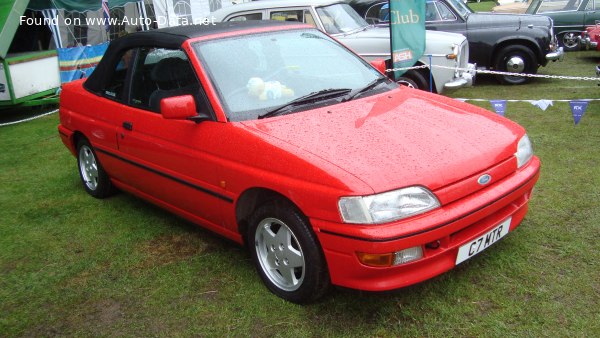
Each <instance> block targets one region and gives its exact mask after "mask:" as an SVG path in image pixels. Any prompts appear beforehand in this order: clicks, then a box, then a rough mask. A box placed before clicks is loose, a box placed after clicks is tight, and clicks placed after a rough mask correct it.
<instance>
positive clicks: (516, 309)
mask: <svg viewBox="0 0 600 338" xmlns="http://www.w3.org/2000/svg"><path fill="white" fill-rule="evenodd" d="M599 56H600V52H576V53H569V54H568V55H567V58H566V60H565V61H564V62H562V63H553V64H550V65H549V66H548V67H547V68H543V69H541V70H540V72H541V73H544V74H562V75H575V76H592V74H593V71H594V69H593V68H594V66H595V64H596V63H597V62H598V60H599ZM599 91H600V88H599V87H598V86H597V83H596V82H579V81H562V80H549V79H541V80H534V81H533V82H532V83H531V84H528V85H524V86H499V85H497V84H496V82H495V81H494V80H493V79H491V78H485V77H479V78H478V79H477V84H476V86H475V87H472V88H466V89H461V90H459V91H456V92H454V93H451V94H449V95H451V96H453V97H461V98H481V99H517V100H525V99H536V100H537V99H551V100H557V99H586V98H588V99H589V98H600V95H598V93H599ZM477 104H478V105H480V106H482V107H486V108H489V107H490V105H489V103H488V102H479V103H477ZM506 116H507V117H508V118H510V119H512V120H515V121H517V122H519V123H521V124H522V125H523V126H524V127H526V128H527V129H528V132H529V135H530V138H531V139H532V141H533V143H534V146H535V149H536V153H537V155H538V156H539V157H540V158H541V160H542V164H543V168H542V174H541V177H540V180H539V183H538V185H537V187H536V189H535V192H534V196H533V199H532V201H531V204H530V211H529V214H528V216H527V217H526V218H525V220H524V222H523V223H522V225H521V226H520V227H519V228H518V229H517V230H516V231H515V232H513V233H511V234H510V235H509V236H507V237H506V238H505V239H504V240H502V241H501V242H499V243H497V244H495V245H494V246H493V247H491V248H489V249H488V250H487V251H485V252H483V253H481V254H480V255H479V256H477V257H475V258H473V259H471V260H469V261H467V262H465V263H463V264H461V265H460V266H458V267H457V268H456V269H454V270H453V271H450V272H449V273H446V274H444V275H442V276H440V277H437V278H434V279H432V280H430V281H427V282H424V283H422V284H419V285H416V286H413V287H409V288H406V289H401V290H398V291H395V292H389V293H376V294H372V293H364V292H358V291H352V290H340V289H335V290H333V292H332V293H331V294H330V295H329V296H327V297H326V298H325V299H324V300H322V301H321V302H319V303H316V304H311V305H307V306H298V305H294V304H290V303H287V302H285V301H283V300H281V299H279V298H277V297H275V296H274V295H272V294H271V293H269V292H268V291H267V289H266V288H265V287H264V286H263V285H262V283H261V281H260V280H259V277H258V275H257V274H256V273H255V271H254V267H253V265H252V262H251V261H250V258H249V255H248V254H247V253H246V252H245V250H244V249H243V248H240V247H238V246H236V245H235V244H232V243H231V242H228V241H226V240H224V239H222V238H220V237H217V236H216V235H213V234H211V233H209V232H207V231H204V230H201V229H199V228H197V227H196V226H194V225H192V224H189V223H188V222H185V221H183V220H181V219H179V218H177V217H175V216H173V215H171V214H169V213H167V212H164V211H162V210H160V209H158V208H156V207H154V206H152V205H150V204H148V203H146V202H144V201H141V200H139V199H137V198H135V197H132V196H130V195H126V194H123V193H121V194H118V195H116V196H114V197H112V198H109V199H106V200H97V199H94V198H91V197H89V196H88V195H87V194H86V193H85V191H84V189H83V188H82V186H81V183H80V181H79V177H78V174H77V168H76V161H75V158H74V157H73V156H72V155H71V154H70V153H68V151H67V149H66V148H65V147H64V146H63V145H62V143H61V142H60V140H59V137H58V133H57V130H56V126H57V124H58V116H57V115H51V116H48V117H44V118H41V119H38V120H35V121H31V122H27V123H23V124H19V125H14V126H7V127H0V168H1V169H0V336H2V337H13V336H44V337H48V336H287V337H296V336H300V337H301V336H307V337H309V336H310V337H313V336H319V337H320V336H330V337H337V336H344V337H346V336H356V337H365V336H378V337H396V336H407V337H414V336H419V337H420V336H431V337H443V336H468V337H478V336H497V337H505V336H530V337H540V336H552V337H555V336H578V337H591V336H597V335H598V334H599V333H600V310H599V308H598V304H600V273H599V271H600V244H599V243H600V241H598V238H600V208H599V206H600V202H599V200H600V163H599V162H600V101H599V102H591V103H590V105H589V107H588V109H587V112H586V114H585V116H584V117H583V119H582V120H581V122H580V123H579V125H577V126H575V125H574V123H573V118H572V116H571V112H570V108H569V105H568V103H566V102H555V104H554V105H553V106H552V107H550V108H548V109H547V110H546V111H542V110H541V109H539V108H537V107H534V106H532V105H531V104H529V103H526V102H516V103H515V102H511V103H509V104H508V107H507V113H506ZM490 132H491V131H490Z"/></svg>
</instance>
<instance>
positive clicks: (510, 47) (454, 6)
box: [349, 0, 563, 84]
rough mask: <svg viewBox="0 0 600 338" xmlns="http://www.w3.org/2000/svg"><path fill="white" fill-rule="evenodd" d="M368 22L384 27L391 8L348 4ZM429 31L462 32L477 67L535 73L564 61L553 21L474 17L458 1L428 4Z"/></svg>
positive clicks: (374, 2) (378, 1) (365, 1)
mask: <svg viewBox="0 0 600 338" xmlns="http://www.w3.org/2000/svg"><path fill="white" fill-rule="evenodd" d="M349 3H350V5H351V6H352V7H354V9H355V10H356V11H357V12H358V13H359V14H361V15H362V16H363V17H364V18H365V19H366V20H367V22H369V23H371V24H375V25H377V24H388V22H389V20H388V18H389V7H388V2H387V1H382V0H350V2H349ZM425 20H426V27H427V29H428V30H439V31H446V32H453V33H461V34H463V35H465V36H466V37H467V39H468V40H469V48H470V54H469V62H470V63H476V64H477V67H478V68H480V69H481V68H483V69H493V70H499V71H509V72H512V73H527V74H535V73H536V72H537V69H538V68H539V67H540V66H545V65H546V64H548V62H549V61H556V60H559V59H562V57H563V50H562V49H561V48H560V47H558V45H557V41H556V37H555V36H554V33H553V23H552V20H551V19H549V18H548V17H545V16H541V15H525V14H522V15H515V14H506V15H504V14H492V13H475V12H473V11H472V10H471V9H470V8H469V7H468V6H467V5H465V4H464V3H463V2H462V1H460V0H428V1H427V2H426V8H425ZM498 79H499V80H500V82H502V83H507V84H521V83H525V82H527V81H528V80H529V78H527V77H523V76H508V75H499V76H498Z"/></svg>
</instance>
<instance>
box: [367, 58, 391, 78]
mask: <svg viewBox="0 0 600 338" xmlns="http://www.w3.org/2000/svg"><path fill="white" fill-rule="evenodd" d="M371 66H373V67H375V69H377V70H378V71H379V72H380V73H381V74H383V75H385V76H387V74H386V72H385V69H386V68H387V67H386V66H385V60H384V59H377V60H373V61H371Z"/></svg>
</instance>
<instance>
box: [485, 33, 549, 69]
mask: <svg viewBox="0 0 600 338" xmlns="http://www.w3.org/2000/svg"><path fill="white" fill-rule="evenodd" d="M508 46H524V47H527V48H529V49H530V50H531V51H532V52H533V55H535V57H536V62H537V66H538V67H539V66H540V65H541V64H542V63H543V62H542V60H543V59H544V55H542V54H543V53H542V49H541V48H540V46H539V45H538V44H537V43H535V42H534V41H531V40H528V39H525V38H519V39H508V40H504V41H500V42H499V43H497V44H496V46H495V47H494V50H493V52H492V53H491V54H490V57H491V60H489V64H490V65H491V66H492V67H495V64H496V60H497V59H498V57H500V56H499V54H498V53H499V52H500V51H501V50H502V49H504V48H506V47H508Z"/></svg>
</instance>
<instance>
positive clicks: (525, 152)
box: [515, 134, 533, 168]
mask: <svg viewBox="0 0 600 338" xmlns="http://www.w3.org/2000/svg"><path fill="white" fill-rule="evenodd" d="M515 156H516V157H517V168H521V167H522V166H524V165H525V164H527V162H529V160H531V158H532V157H533V146H532V145H531V141H529V137H528V136H527V134H525V135H524V136H523V137H521V139H520V140H519V145H517V152H516V154H515Z"/></svg>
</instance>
